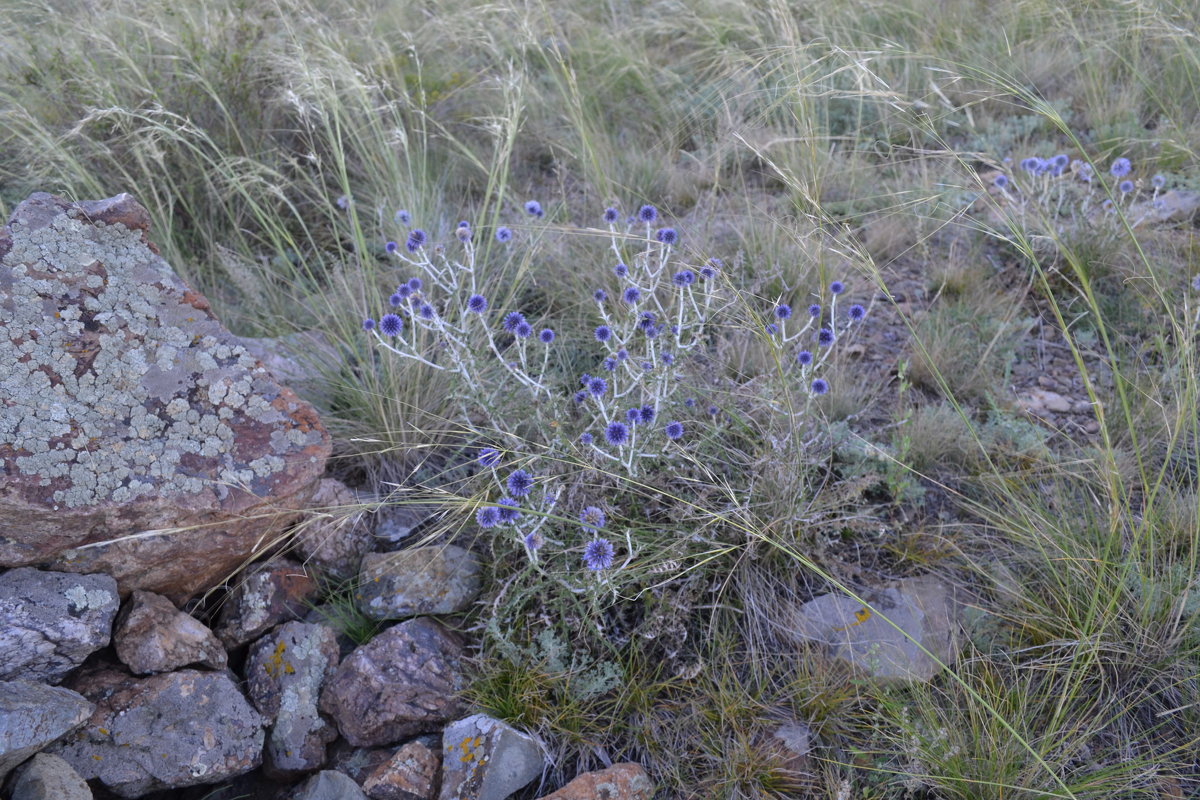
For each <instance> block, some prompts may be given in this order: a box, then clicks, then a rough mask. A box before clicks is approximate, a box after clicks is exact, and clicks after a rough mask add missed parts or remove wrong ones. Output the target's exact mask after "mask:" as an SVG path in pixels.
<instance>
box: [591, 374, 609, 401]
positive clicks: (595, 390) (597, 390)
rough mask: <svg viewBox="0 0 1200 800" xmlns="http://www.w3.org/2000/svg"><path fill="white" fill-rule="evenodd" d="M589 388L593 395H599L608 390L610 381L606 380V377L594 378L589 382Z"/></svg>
mask: <svg viewBox="0 0 1200 800" xmlns="http://www.w3.org/2000/svg"><path fill="white" fill-rule="evenodd" d="M587 390H588V392H590V393H591V395H592V397H599V396H600V395H602V394H604V393H605V392H606V391H608V381H606V380H604V378H592V379H590V380H589V381H588V383H587Z"/></svg>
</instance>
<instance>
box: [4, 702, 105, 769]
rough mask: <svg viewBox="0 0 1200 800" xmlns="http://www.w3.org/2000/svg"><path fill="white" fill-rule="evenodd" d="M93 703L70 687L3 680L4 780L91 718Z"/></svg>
mask: <svg viewBox="0 0 1200 800" xmlns="http://www.w3.org/2000/svg"><path fill="white" fill-rule="evenodd" d="M92 708H93V706H92V704H91V703H90V702H88V700H87V698H85V697H82V696H81V695H79V694H77V693H76V692H73V691H71V690H70V689H64V688H62V687H61V686H46V685H45V684H41V683H32V682H30V681H7V682H3V683H0V782H2V781H3V780H4V777H5V776H6V775H8V773H9V772H10V771H11V770H12V768H13V767H15V766H17V765H18V764H20V763H21V762H22V761H24V760H25V759H27V758H29V757H30V756H31V755H33V754H34V753H36V752H38V751H39V750H41V749H43V748H45V747H47V746H48V745H50V744H52V743H53V742H55V741H57V740H58V739H60V738H62V737H63V736H66V735H67V734H69V733H71V732H72V731H74V730H76V729H77V728H79V727H80V726H81V725H83V724H84V723H86V722H87V721H88V718H89V717H90V716H91V714H92Z"/></svg>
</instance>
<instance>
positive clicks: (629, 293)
mask: <svg viewBox="0 0 1200 800" xmlns="http://www.w3.org/2000/svg"><path fill="white" fill-rule="evenodd" d="M621 299H623V300H624V301H625V302H626V303H628V304H629V305H631V306H633V305H637V302H638V301H639V300H641V299H642V292H641V290H640V289H638V288H637V287H636V286H627V287H626V288H625V291H624V293H622V295H621Z"/></svg>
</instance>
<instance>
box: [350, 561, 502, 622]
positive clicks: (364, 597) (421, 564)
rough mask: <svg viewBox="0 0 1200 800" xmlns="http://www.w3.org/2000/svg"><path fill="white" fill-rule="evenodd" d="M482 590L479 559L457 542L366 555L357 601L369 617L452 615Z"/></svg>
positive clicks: (397, 617)
mask: <svg viewBox="0 0 1200 800" xmlns="http://www.w3.org/2000/svg"><path fill="white" fill-rule="evenodd" d="M478 594H479V559H477V558H476V557H475V554H474V553H472V552H471V551H470V550H464V549H463V548H461V547H455V546H454V545H445V546H441V545H430V546H429V547H413V548H410V549H408V550H399V551H397V552H395V553H367V555H366V556H364V557H363V560H362V570H361V572H359V576H358V592H357V593H356V594H355V596H354V599H355V604H356V605H357V606H358V609H359V611H361V612H362V613H363V616H366V617H368V618H370V619H403V618H405V617H412V616H415V615H417V614H453V613H454V612H456V611H462V610H463V609H465V608H466V607H467V606H469V605H470V604H471V601H472V600H474V599H475V598H476V596H478Z"/></svg>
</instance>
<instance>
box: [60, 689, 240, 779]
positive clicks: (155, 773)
mask: <svg viewBox="0 0 1200 800" xmlns="http://www.w3.org/2000/svg"><path fill="white" fill-rule="evenodd" d="M73 686H74V688H75V689H77V690H78V691H79V692H80V693H81V694H82V695H83V696H84V697H86V698H88V699H89V700H92V701H94V702H95V703H96V708H95V710H94V711H93V712H92V715H91V719H89V720H88V722H87V724H86V725H85V726H84V727H83V729H82V730H80V731H79V732H78V733H76V734H73V735H71V736H69V737H67V738H65V739H63V740H62V741H61V742H59V743H58V744H56V745H55V746H54V747H53V748H51V749H50V752H52V753H55V754H56V755H59V756H61V757H62V758H64V759H65V760H66V761H67V762H68V763H69V764H70V765H71V766H72V767H74V768H75V771H76V772H78V773H79V774H80V776H82V777H83V779H84V780H89V781H90V780H94V779H99V781H100V783H102V784H103V785H104V786H105V787H106V788H107V789H108V790H109V791H111V792H113V793H114V794H116V795H119V796H121V797H141V796H142V795H144V794H147V793H149V792H152V791H158V790H161V789H174V788H180V787H183V786H196V785H199V784H209V783H220V782H221V781H224V780H227V779H229V778H231V777H234V776H236V775H241V774H243V773H246V772H249V771H250V770H252V769H254V768H255V767H257V766H258V765H259V764H261V763H262V746H263V719H262V717H261V716H259V714H258V712H257V711H255V710H254V709H253V708H251V706H250V704H249V703H248V702H246V698H244V697H243V696H242V693H241V692H239V691H238V687H237V685H236V684H235V683H234V682H233V681H232V680H230V679H229V676H228V675H226V674H224V673H219V672H199V671H197V670H190V669H185V670H180V671H179V672H168V673H166V674H164V675H153V676H151V677H149V678H131V677H130V676H128V675H123V674H121V673H119V672H116V671H114V670H108V669H100V670H97V671H95V672H90V673H88V674H85V675H81V676H79V677H78V678H76V679H75V680H74V682H73Z"/></svg>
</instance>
